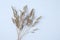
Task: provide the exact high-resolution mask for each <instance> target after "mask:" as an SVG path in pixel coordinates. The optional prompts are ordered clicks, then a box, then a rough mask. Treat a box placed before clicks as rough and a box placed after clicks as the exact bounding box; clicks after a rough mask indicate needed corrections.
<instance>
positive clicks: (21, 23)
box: [12, 5, 41, 40]
mask: <svg viewBox="0 0 60 40" xmlns="http://www.w3.org/2000/svg"><path fill="white" fill-rule="evenodd" d="M27 9H28V8H27V5H26V6H24V7H23V11H22V10H20V13H21V14H20V15H18V12H17V11H16V9H14V8H13V7H12V10H13V14H14V15H13V16H14V17H13V18H12V21H13V23H14V24H15V25H16V27H17V30H18V40H21V37H22V36H21V34H22V31H23V29H24V28H25V26H27V27H28V26H32V27H33V26H34V25H35V24H36V23H38V21H39V19H40V18H41V16H40V17H38V18H37V19H36V21H35V22H34V18H35V16H34V13H35V11H34V9H32V10H31V12H30V13H29V14H28V15H25V14H26V13H27ZM33 22H34V23H33ZM35 30H37V29H35ZM35 30H33V31H35Z"/></svg>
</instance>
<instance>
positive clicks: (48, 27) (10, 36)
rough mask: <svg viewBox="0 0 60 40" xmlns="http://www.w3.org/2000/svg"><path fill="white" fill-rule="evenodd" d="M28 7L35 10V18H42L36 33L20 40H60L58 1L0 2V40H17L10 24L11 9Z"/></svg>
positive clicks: (11, 0) (12, 25)
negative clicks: (12, 7)
mask: <svg viewBox="0 0 60 40" xmlns="http://www.w3.org/2000/svg"><path fill="white" fill-rule="evenodd" d="M24 5H28V8H29V10H31V9H32V8H35V14H36V17H38V16H40V15H41V16H42V19H41V20H40V23H39V24H38V25H37V26H39V29H40V30H38V31H37V32H36V33H33V34H32V33H29V34H27V35H26V36H24V37H23V38H22V40H60V0H0V40H17V32H16V27H15V25H14V24H13V23H12V20H11V18H12V15H13V13H12V9H11V6H14V7H15V8H16V9H18V10H19V9H22V8H23V6H24Z"/></svg>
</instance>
